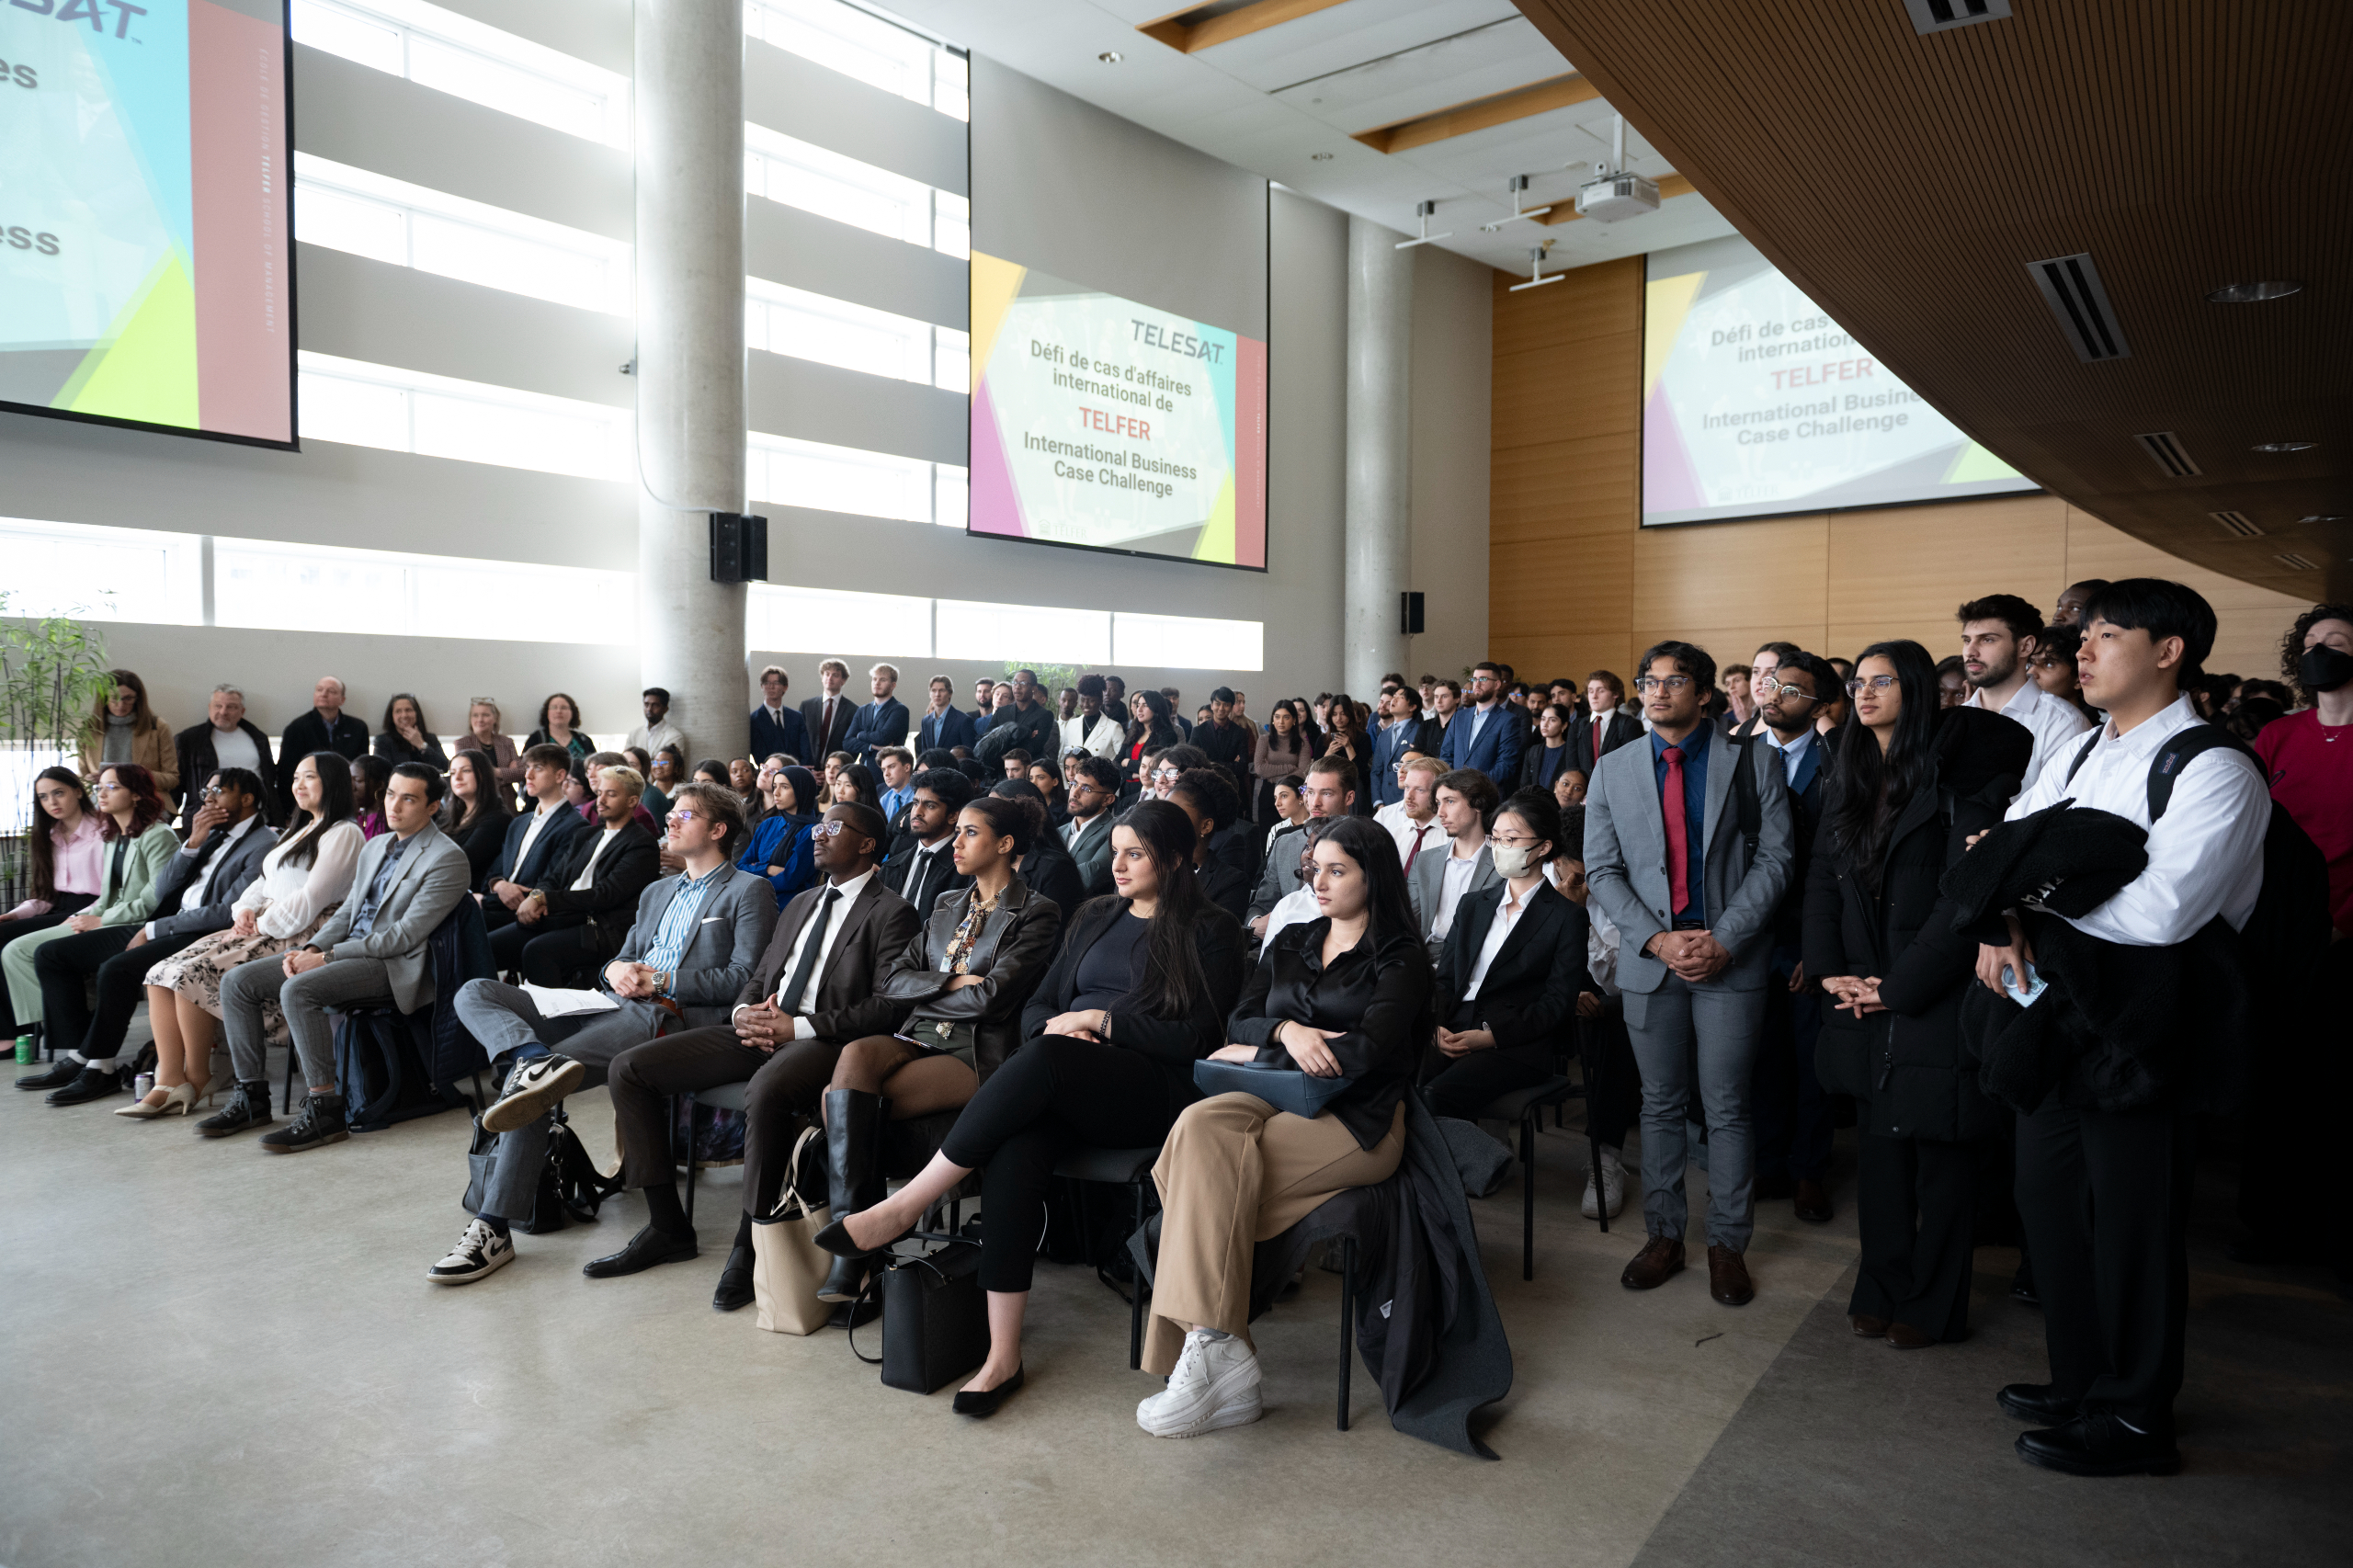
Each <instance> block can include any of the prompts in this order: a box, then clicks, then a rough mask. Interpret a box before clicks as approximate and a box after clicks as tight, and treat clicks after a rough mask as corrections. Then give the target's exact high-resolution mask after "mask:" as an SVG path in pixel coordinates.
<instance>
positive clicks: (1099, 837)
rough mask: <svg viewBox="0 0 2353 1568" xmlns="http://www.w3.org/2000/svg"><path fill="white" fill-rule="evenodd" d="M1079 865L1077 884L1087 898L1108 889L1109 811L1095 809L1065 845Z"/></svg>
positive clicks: (1098, 894)
mask: <svg viewBox="0 0 2353 1568" xmlns="http://www.w3.org/2000/svg"><path fill="white" fill-rule="evenodd" d="M1066 847H1068V849H1069V850H1070V858H1071V859H1072V860H1073V861H1074V862H1075V863H1076V864H1077V866H1078V885H1079V889H1080V891H1081V892H1084V893H1086V896H1087V897H1089V898H1100V897H1102V896H1103V895H1104V894H1106V893H1108V892H1110V891H1111V813H1110V812H1096V813H1095V820H1094V821H1093V822H1090V823H1088V824H1086V826H1085V827H1084V828H1082V829H1080V830H1079V834H1078V836H1077V837H1075V838H1074V839H1072V840H1071V841H1070V843H1069V845H1068V846H1066Z"/></svg>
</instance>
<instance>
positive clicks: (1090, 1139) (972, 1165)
mask: <svg viewBox="0 0 2353 1568" xmlns="http://www.w3.org/2000/svg"><path fill="white" fill-rule="evenodd" d="M1154 695H1155V696H1156V695H1158V694H1157V693H1154ZM1194 837H1195V835H1194V832H1193V824H1191V823H1190V822H1189V821H1188V820H1187V819H1186V816H1185V813H1184V812H1181V811H1178V810H1177V809H1176V807H1175V806H1172V805H1170V804H1168V803H1167V802H1166V801H1143V802H1142V803H1140V804H1139V805H1137V806H1136V808H1135V809H1134V810H1133V811H1131V812H1129V813H1128V814H1127V816H1126V817H1125V818H1124V819H1123V820H1122V821H1121V822H1120V824H1119V825H1118V826H1117V827H1114V828H1113V829H1112V830H1111V883H1112V886H1113V887H1114V888H1115V889H1116V890H1117V892H1114V893H1112V894H1111V895H1109V896H1108V897H1104V898H1098V899H1094V900H1091V901H1089V902H1088V903H1086V904H1085V905H1083V906H1082V907H1081V908H1080V910H1079V912H1078V916H1077V918H1076V919H1074V920H1073V921H1072V922H1071V924H1070V927H1069V934H1068V935H1067V936H1066V937H1064V938H1063V947H1062V953H1061V956H1060V957H1058V958H1057V959H1055V960H1054V967H1053V968H1052V970H1051V971H1049V972H1048V974H1047V975H1046V978H1045V980H1044V981H1043V982H1042V983H1040V985H1039V987H1038V989H1037V991H1036V993H1035V994H1033V995H1031V997H1030V998H1029V1006H1028V1008H1027V1009H1026V1010H1025V1011H1024V1012H1023V1013H1022V1017H1021V1028H1022V1032H1023V1034H1024V1035H1025V1036H1027V1037H1028V1038H1027V1041H1026V1043H1024V1044H1023V1045H1022V1047H1021V1048H1020V1049H1019V1050H1018V1051H1015V1052H1014V1053H1013V1055H1012V1057H1011V1058H1010V1059H1009V1060H1008V1061H1007V1062H1006V1064H1005V1065H1004V1066H1003V1067H1001V1068H999V1069H998V1070H997V1072H996V1073H995V1075H993V1076H992V1077H991V1078H990V1079H989V1081H988V1082H987V1083H985V1084H983V1085H981V1088H980V1092H979V1093H978V1094H975V1095H974V1096H972V1103H971V1104H970V1105H968V1106H966V1107H965V1108H964V1113H963V1115H962V1116H961V1117H960V1118H958V1119H957V1122H956V1126H955V1129H954V1131H950V1132H949V1135H948V1140H947V1142H945V1143H943V1144H941V1145H940V1150H939V1153H938V1154H936V1155H934V1156H933V1157H932V1161H931V1163H930V1164H929V1165H926V1166H925V1167H924V1169H923V1171H922V1173H921V1174H920V1175H918V1176H916V1177H915V1179H914V1180H913V1181H911V1182H909V1183H907V1185H906V1186H904V1187H901V1188H900V1189H899V1190H898V1191H897V1192H895V1193H893V1194H892V1195H891V1196H890V1197H889V1198H886V1199H882V1200H881V1202H879V1203H876V1204H874V1205H872V1206H870V1207H869V1208H866V1209H862V1210H857V1211H856V1212H854V1213H850V1214H845V1215H838V1216H837V1217H836V1218H835V1221H834V1222H833V1224H831V1225H830V1226H828V1227H826V1229H825V1230H824V1231H822V1232H820V1233H818V1237H817V1240H818V1243H819V1244H820V1245H822V1246H824V1247H825V1248H826V1249H827V1250H828V1251H831V1252H833V1253H835V1254H836V1255H838V1256H866V1255H870V1254H872V1253H874V1252H877V1251H880V1250H881V1249H882V1248H884V1247H887V1246H889V1245H890V1244H892V1242H893V1241H895V1240H896V1239H897V1238H899V1237H900V1236H902V1235H904V1234H905V1233H906V1232H907V1231H909V1230H910V1229H912V1228H913V1227H914V1226H915V1222H916V1221H917V1220H919V1219H920V1218H921V1217H922V1215H923V1213H924V1210H926V1209H928V1208H929V1207H930V1206H931V1205H932V1204H933V1203H934V1202H935V1201H937V1200H938V1199H939V1198H940V1197H941V1196H942V1195H943V1194H945V1193H946V1192H947V1191H948V1190H949V1188H950V1187H954V1186H955V1185H956V1184H957V1183H958V1182H960V1181H961V1180H963V1179H964V1177H965V1176H966V1175H967V1174H969V1173H970V1172H972V1171H973V1170H975V1169H978V1168H980V1167H982V1166H983V1165H985V1166H986V1167H987V1168H988V1177H987V1181H988V1191H989V1195H990V1196H989V1212H990V1214H991V1215H992V1216H993V1218H992V1219H991V1221H990V1222H989V1224H988V1225H987V1226H986V1227H985V1229H984V1230H983V1234H982V1243H981V1283H982V1285H983V1287H985V1288H986V1290H987V1291H988V1312H989V1355H988V1359H987V1360H986V1361H984V1362H983V1363H982V1365H981V1369H980V1370H979V1371H978V1372H976V1373H974V1374H973V1376H972V1381H969V1382H967V1383H966V1384H965V1385H964V1388H963V1390H962V1391H961V1392H959V1393H958V1394H957V1396H956V1409H957V1410H958V1411H959V1412H960V1413H962V1414H965V1415H989V1414H991V1413H992V1412H994V1411H995V1409H996V1407H997V1405H998V1404H999V1403H1002V1402H1003V1401H1004V1400H1005V1399H1006V1398H1007V1397H1008V1396H1010V1395H1011V1394H1012V1392H1013V1391H1014V1390H1016V1389H1017V1388H1019V1387H1020V1386H1021V1381H1022V1365H1021V1320H1022V1315H1023V1313H1024V1312H1025V1311H1026V1310H1027V1308H1028V1306H1029V1282H1030V1270H1031V1267H1032V1265H1033V1264H1034V1263H1035V1262H1036V1258H1037V1253H1038V1243H1039V1240H1040V1237H1041V1236H1042V1235H1043V1234H1044V1230H1045V1206H1046V1186H1047V1183H1048V1182H1049V1180H1051V1176H1052V1174H1053V1168H1054V1162H1055V1161H1056V1160H1057V1159H1059V1158H1060V1157H1061V1156H1062V1155H1063V1153H1067V1152H1068V1151H1069V1150H1072V1149H1074V1148H1078V1147H1080V1146H1082V1145H1085V1144H1090V1143H1091V1144H1100V1145H1106V1146H1109V1147H1114V1148H1144V1147H1149V1146H1150V1145H1152V1144H1154V1143H1157V1142H1160V1141H1161V1140H1162V1139H1163V1138H1164V1137H1165V1136H1167V1133H1168V1129H1169V1126H1170V1124H1171V1123H1173V1122H1174V1121H1175V1120H1176V1116H1177V1113H1178V1112H1179V1111H1181V1110H1183V1109H1184V1108H1185V1107H1187V1106H1188V1105H1190V1104H1191V1103H1192V1102H1193V1101H1194V1100H1195V1099H1197V1098H1198V1097H1199V1093H1198V1091H1197V1090H1195V1088H1194V1087H1193V1063H1194V1062H1197V1061H1199V1059H1200V1058H1201V1057H1203V1056H1205V1055H1207V1054H1208V1053H1209V1052H1210V1051H1211V1050H1213V1049H1214V1048H1215V1047H1216V1045H1217V1043H1218V1040H1219V1039H1220V1038H1221V1034H1222V1027H1223V1020H1224V1017H1225V1011H1226V1009H1227V1008H1228V1007H1230V1006H1232V1005H1233V997H1234V993H1235V992H1236V991H1238V990H1239V989H1240V988H1241V984H1242V928H1241V926H1238V925H1236V924H1235V923H1234V920H1233V916H1232V915H1227V914H1226V913H1225V912H1224V911H1223V910H1222V909H1219V908H1217V907H1216V906H1215V905H1214V904H1211V903H1210V902H1209V901H1208V900H1206V899H1204V898H1203V897H1202V896H1201V891H1200V888H1199V886H1198V885H1197V884H1196V883H1195V881H1194V880H1193V873H1192V869H1191V866H1190V861H1191V859H1192V855H1193V843H1194ZM1383 842H1384V843H1385V842H1386V837H1385V835H1384V837H1383ZM1389 859H1390V865H1391V868H1392V871H1393V870H1394V869H1395V866H1396V860H1397V857H1396V854H1395V852H1394V851H1393V850H1392V852H1391V853H1390V857H1389ZM1400 888H1401V896H1402V888H1403V882H1402V880H1401V881H1400ZM1411 924H1412V922H1411V920H1410V918H1409V919H1408V921H1407V926H1408V927H1409V930H1408V935H1409V936H1410V935H1411V932H1410V926H1411ZM1425 967H1427V966H1425Z"/></svg>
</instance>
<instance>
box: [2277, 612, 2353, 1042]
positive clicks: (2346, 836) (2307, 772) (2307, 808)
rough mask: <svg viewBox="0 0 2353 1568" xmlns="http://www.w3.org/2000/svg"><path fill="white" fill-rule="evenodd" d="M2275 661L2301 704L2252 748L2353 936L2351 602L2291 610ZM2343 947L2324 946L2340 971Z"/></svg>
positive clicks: (2335, 915) (2339, 929)
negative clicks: (2314, 850) (2322, 864)
mask: <svg viewBox="0 0 2353 1568" xmlns="http://www.w3.org/2000/svg"><path fill="white" fill-rule="evenodd" d="M2279 667H2280V673H2281V674H2282V675H2284V676H2287V678H2288V681H2289V683H2290V685H2292V686H2293V687H2295V688H2296V694H2297V695H2298V696H2299V697H2300V698H2302V699H2303V701H2304V703H2305V704H2306V706H2304V707H2303V708H2302V709H2300V710H2297V711H2296V712H2293V713H2290V714H2289V715H2288V716H2287V717H2286V718H2284V719H2275V720H2273V721H2272V722H2270V723H2268V724H2266V725H2265V726H2264V727H2263V731H2262V733H2260V734H2258V735H2256V738H2255V755H2256V756H2258V757H2260V758H2261V759H2262V761H2263V771H2264V773H2265V774H2266V775H2267V776H2268V778H2270V780H2271V798H2272V799H2273V800H2275V801H2279V804H2280V805H2282V806H2284V807H2286V808H2287V811H2288V814H2289V815H2290V816H2291V817H2293V818H2295V819H2296V825H2297V826H2299V827H2301V828H2302V829H2303V830H2304V831H2305V832H2306V833H2307V834H2309V835H2312V841H2313V843H2314V844H2315V845H2317V846H2319V847H2320V852H2321V854H2322V855H2323V856H2325V858H2327V860H2328V908H2329V921H2330V924H2331V925H2333V926H2335V927H2336V934H2337V937H2339V938H2343V937H2353V605H2343V604H2336V605H2314V606H2313V608H2310V609H2308V610H2306V611H2305V612H2304V613H2303V614H2302V615H2300V616H2298V617H2297V618H2296V624H2295V625H2294V626H2292V627H2290V628H2289V630H2288V635H2287V637H2286V638H2285V639H2284V640H2282V642H2281V643H2280V646H2279ZM2348 951H2353V949H2348V948H2347V947H2346V946H2345V944H2344V943H2343V942H2342V941H2341V940H2340V941H2339V942H2338V943H2337V944H2336V948H2335V949H2334V950H2333V951H2332V953H2331V957H2332V959H2333V960H2335V961H2336V967H2337V968H2338V969H2339V970H2340V971H2341V970H2342V969H2343V968H2344V967H2345V957H2344V955H2345V954H2346V953H2347V952H2348ZM2338 994H2339V995H2340V996H2341V995H2342V994H2343V993H2342V992H2339V993H2338Z"/></svg>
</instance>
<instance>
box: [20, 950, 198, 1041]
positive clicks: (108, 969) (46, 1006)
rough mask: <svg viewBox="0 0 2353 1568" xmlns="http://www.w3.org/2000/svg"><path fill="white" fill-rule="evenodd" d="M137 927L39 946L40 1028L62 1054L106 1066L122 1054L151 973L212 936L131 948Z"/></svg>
mask: <svg viewBox="0 0 2353 1568" xmlns="http://www.w3.org/2000/svg"><path fill="white" fill-rule="evenodd" d="M140 929H141V928H140V927H139V926H100V927H99V928H98V929H97V930H95V931H80V932H76V933H75V934H74V935H73V936H71V937H58V938H57V940H55V941H53V942H46V943H43V944H42V945H41V949H40V952H39V953H37V954H35V955H34V957H33V973H34V974H35V975H37V976H38V977H40V1011H41V1027H42V1028H44V1029H46V1030H47V1031H48V1033H49V1039H50V1042H51V1044H53V1045H54V1046H56V1048H57V1049H58V1050H59V1051H80V1052H81V1053H82V1057H83V1060H85V1061H87V1062H107V1061H110V1060H112V1059H113V1058H114V1057H115V1056H116V1055H118V1054H119V1053H120V1052H121V1051H122V1037H123V1036H124V1035H126V1034H128V1033H129V1032H130V1031H131V1015H132V1014H133V1013H135V1012H137V1011H138V1010H139V1003H140V999H141V997H142V994H143V992H144V983H145V981H146V978H147V971H148V969H149V967H150V966H151V965H153V964H154V963H156V962H157V961H158V960H163V959H167V958H170V957H171V956H172V955H173V954H174V953H176V952H178V951H179V950H180V949H182V948H185V947H187V946H188V945H189V944H190V943H192V942H194V941H195V940H196V939H197V938H198V937H207V936H210V935H211V933H210V932H209V931H193V932H190V933H188V935H186V936H182V937H163V938H161V939H160V940H157V941H153V942H142V943H141V944H140V945H139V946H137V947H135V948H134V947H132V946H131V937H136V936H137V935H139V932H140ZM93 976H96V977H97V983H98V1005H97V1010H96V1011H95V1012H94V1011H92V1010H91V1007H90V1004H89V998H88V993H89V986H90V981H91V978H92V977H93Z"/></svg>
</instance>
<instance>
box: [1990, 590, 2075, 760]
mask: <svg viewBox="0 0 2353 1568" xmlns="http://www.w3.org/2000/svg"><path fill="white" fill-rule="evenodd" d="M1960 616H1961V673H1962V674H1963V675H1965V676H1968V677H1969V688H1970V689H1969V698H1968V703H1969V706H1971V707H1972V708H1983V709H1984V710H1986V711H1987V712H1989V713H1999V714H2001V715H2002V716H2003V717H2004V718H2006V719H2015V720H2017V721H2018V722H2019V723H2021V724H2024V725H2025V726H2026V727H2027V728H2028V729H2029V730H2031V731H2033V732H2034V756H2032V757H2031V758H2030V759H2029V761H2028V763H2027V765H2026V778H2025V779H2024V781H2023V782H2022V783H2021V784H2020V786H2019V789H2020V791H2021V792H2023V791H2025V790H2031V789H2033V788H2034V785H2035V780H2037V779H2038V778H2041V777H2042V770H2043V768H2044V767H2048V766H2049V765H2050V762H2051V759H2052V757H2053V756H2058V755H2060V754H2061V753H2063V752H2064V753H2067V754H2069V755H2071V756H2072V755H2073V751H2074V748H2073V747H2072V746H2070V745H2069V744H2068V743H2069V742H2071V741H2073V740H2075V737H2076V736H2077V735H2080V734H2082V733H2084V732H2085V731H2086V730H2088V729H2090V728H2091V721H2090V720H2088V719H2086V718H2085V717H2084V716H2083V714H2082V713H2081V712H2080V711H2078V710H2076V707H2075V704H2074V703H2072V702H2068V701H2065V700H2063V699H2060V698H2056V697H2053V696H2052V695H2051V694H2050V693H2049V692H2047V691H2045V690H2043V689H2042V687H2040V686H2037V685H2036V684H2035V681H2034V675H2033V672H2032V670H2031V669H2029V665H2031V664H2032V663H2033V661H2034V650H2035V637H2036V633H2038V632H2040V631H2041V630H2042V616H2041V612H2040V611H2039V610H2037V609H2036V608H2034V607H2033V606H2032V605H2030V604H2029V603H2027V602H2026V600H2024V599H2022V598H2020V597H2018V596H2017V595H2016V594H1988V595H1986V596H1985V597H1984V598H1982V599H1972V600H1970V601H1969V602H1968V603H1967V604H1965V605H1963V606H1961V610H1960Z"/></svg>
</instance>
